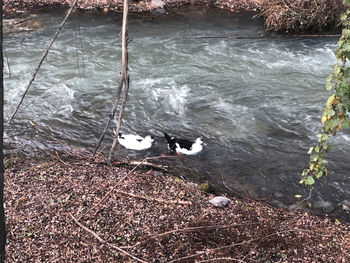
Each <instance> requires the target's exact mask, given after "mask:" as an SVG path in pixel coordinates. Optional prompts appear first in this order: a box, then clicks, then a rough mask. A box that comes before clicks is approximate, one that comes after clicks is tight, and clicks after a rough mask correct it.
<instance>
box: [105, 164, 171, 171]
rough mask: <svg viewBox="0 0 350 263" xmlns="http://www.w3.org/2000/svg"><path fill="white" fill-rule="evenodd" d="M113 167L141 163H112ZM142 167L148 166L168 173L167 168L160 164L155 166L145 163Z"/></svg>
mask: <svg viewBox="0 0 350 263" xmlns="http://www.w3.org/2000/svg"><path fill="white" fill-rule="evenodd" d="M111 164H112V165H139V164H140V161H131V162H112V163H111ZM142 166H148V167H151V168H154V169H159V170H162V171H165V172H167V171H168V170H167V169H166V167H165V166H162V165H159V164H155V163H150V162H144V163H143V164H142Z"/></svg>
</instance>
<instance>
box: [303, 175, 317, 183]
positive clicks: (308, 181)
mask: <svg viewBox="0 0 350 263" xmlns="http://www.w3.org/2000/svg"><path fill="white" fill-rule="evenodd" d="M305 183H306V184H307V185H313V184H314V183H315V179H314V178H313V177H312V176H308V177H306V182H305Z"/></svg>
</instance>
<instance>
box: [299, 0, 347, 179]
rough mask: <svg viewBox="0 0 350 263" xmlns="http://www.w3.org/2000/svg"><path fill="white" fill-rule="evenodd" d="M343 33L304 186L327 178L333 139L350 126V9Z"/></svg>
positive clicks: (345, 19) (336, 53)
mask: <svg viewBox="0 0 350 263" xmlns="http://www.w3.org/2000/svg"><path fill="white" fill-rule="evenodd" d="M343 3H344V5H346V6H350V0H344V1H343ZM340 19H341V22H342V25H343V30H342V36H341V37H340V39H339V41H338V47H337V48H336V50H335V51H334V54H335V56H336V57H337V62H336V64H335V65H334V68H333V73H332V74H330V75H329V76H328V78H327V84H326V88H327V90H334V93H333V94H332V95H331V96H330V97H329V98H328V100H327V103H326V107H325V108H324V109H323V112H322V119H321V122H322V133H321V134H317V137H318V145H317V146H315V147H314V146H313V147H310V149H309V151H308V154H309V155H310V163H309V168H308V169H304V171H303V173H302V179H301V180H300V183H301V184H305V185H307V186H312V185H313V184H314V183H315V179H318V178H320V177H322V176H324V175H327V167H326V164H327V161H326V160H325V154H326V152H327V151H328V150H329V140H330V138H331V136H335V135H336V133H337V131H339V130H340V129H341V128H344V127H348V128H349V127H350V121H349V113H350V68H349V67H347V66H346V62H348V60H349V59H350V9H347V10H346V12H345V13H343V14H342V15H341V17H340Z"/></svg>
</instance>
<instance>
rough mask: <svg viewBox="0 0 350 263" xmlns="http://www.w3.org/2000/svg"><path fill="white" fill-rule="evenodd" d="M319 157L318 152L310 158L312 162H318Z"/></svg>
mask: <svg viewBox="0 0 350 263" xmlns="http://www.w3.org/2000/svg"><path fill="white" fill-rule="evenodd" d="M317 159H318V154H313V155H311V157H310V160H311V161H312V162H316V161H317Z"/></svg>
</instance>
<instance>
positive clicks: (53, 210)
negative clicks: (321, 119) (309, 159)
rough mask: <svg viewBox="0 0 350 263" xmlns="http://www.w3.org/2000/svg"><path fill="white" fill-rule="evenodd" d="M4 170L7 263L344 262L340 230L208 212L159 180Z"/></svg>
mask: <svg viewBox="0 0 350 263" xmlns="http://www.w3.org/2000/svg"><path fill="white" fill-rule="evenodd" d="M148 162H151V161H150V160H148ZM6 165H7V168H8V169H7V170H6V172H5V207H6V218H7V232H8V236H7V238H8V244H7V257H8V261H11V262H235V261H237V262H349V261H350V238H349V237H350V227H349V226H347V225H344V224H341V223H340V222H332V221H331V220H330V219H328V218H320V217H315V216H311V215H309V214H307V213H302V212H298V211H286V210H282V209H278V208H273V207H271V206H268V205H267V204H265V203H262V202H256V201H252V200H246V201H244V202H243V201H241V200H237V199H234V198H232V197H230V203H229V205H228V206H227V207H224V208H215V207H213V206H212V205H211V204H210V203H209V202H208V201H209V200H210V199H211V198H212V197H213V196H214V195H213V194H208V193H204V192H201V191H200V189H199V186H198V185H196V184H193V183H190V182H187V181H184V180H181V179H178V178H175V177H173V176H171V175H169V174H167V173H166V172H164V171H159V170H150V169H149V168H147V167H136V168H135V167H134V168H135V169H133V170H131V167H130V168H127V167H124V166H121V164H120V163H117V162H115V163H113V164H112V165H111V166H106V165H105V164H104V158H102V157H97V158H95V159H91V158H89V157H86V156H84V155H82V154H73V155H72V154H66V155H63V154H56V155H54V156H52V157H51V158H50V159H49V160H39V161H38V160H36V161H33V160H26V161H24V160H21V159H10V160H7V162H6Z"/></svg>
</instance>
